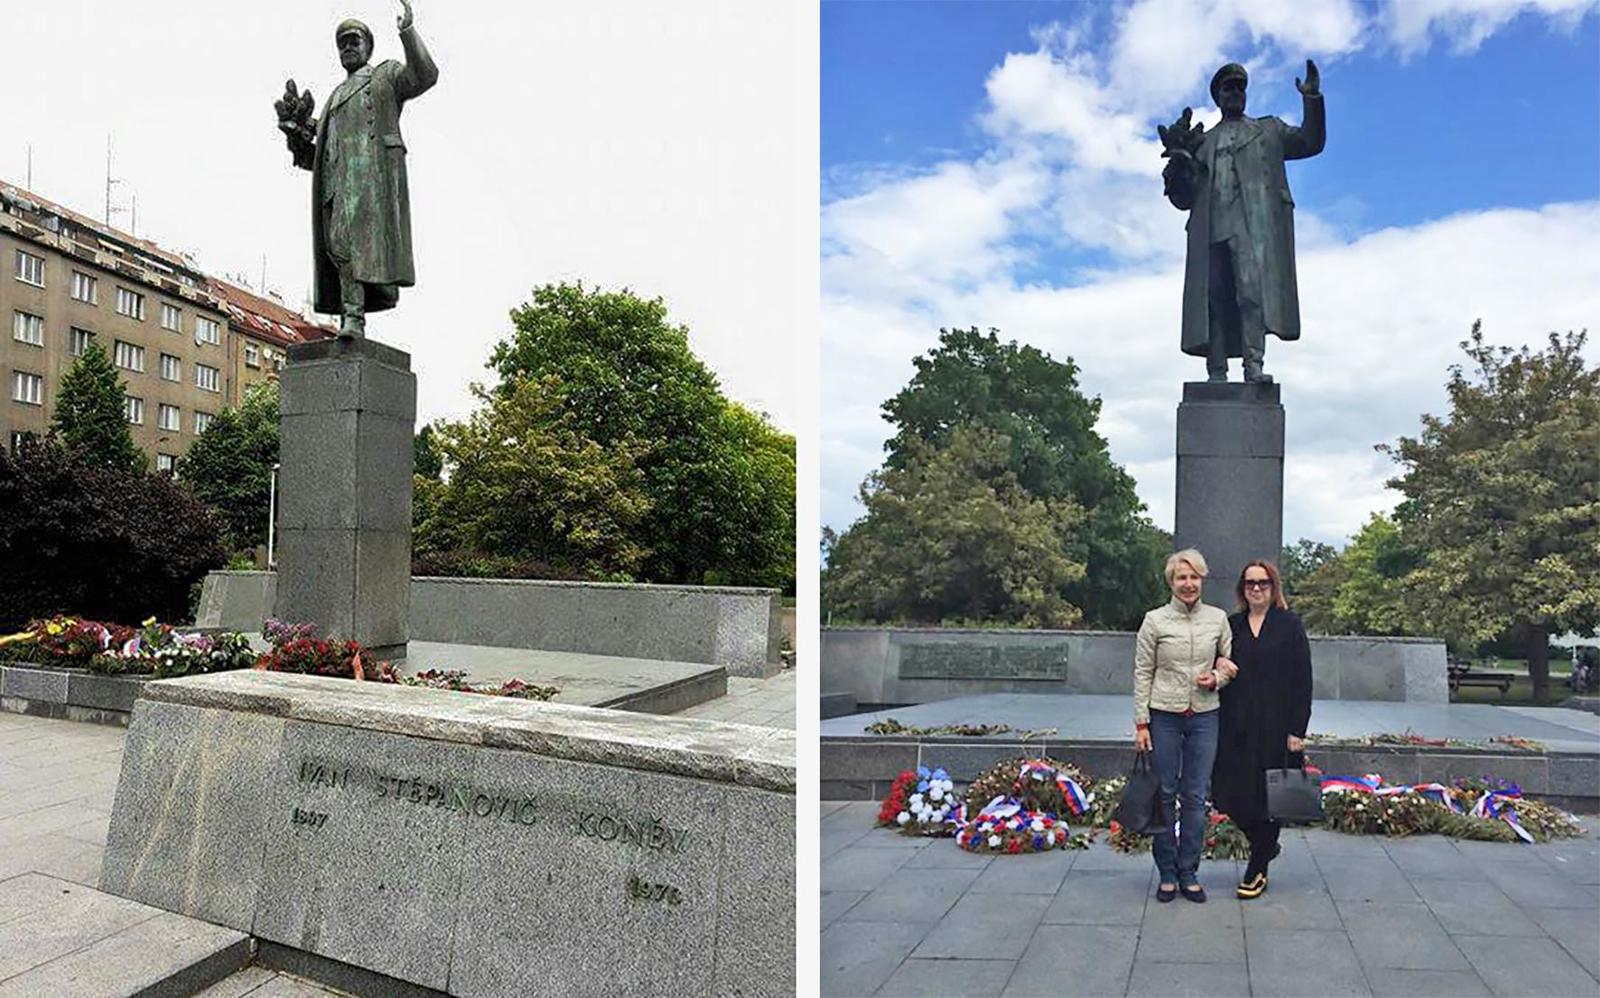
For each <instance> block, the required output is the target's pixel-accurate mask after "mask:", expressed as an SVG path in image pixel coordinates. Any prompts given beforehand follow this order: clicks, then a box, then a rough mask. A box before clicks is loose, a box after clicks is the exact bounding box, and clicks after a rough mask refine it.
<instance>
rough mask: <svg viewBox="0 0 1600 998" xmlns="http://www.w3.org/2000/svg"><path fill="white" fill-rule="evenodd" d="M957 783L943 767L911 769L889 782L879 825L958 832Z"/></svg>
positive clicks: (960, 814)
mask: <svg viewBox="0 0 1600 998" xmlns="http://www.w3.org/2000/svg"><path fill="white" fill-rule="evenodd" d="M963 813H964V812H963V809H962V806H961V800H960V798H959V797H958V796H957V795H956V785H955V782H954V781H953V780H951V779H950V774H949V773H946V772H945V771H944V770H943V769H939V768H935V769H929V768H928V767H927V766H918V767H917V768H916V769H907V770H905V771H904V772H902V773H901V774H900V775H899V776H897V777H895V780H894V782H893V783H892V784H890V785H889V794H888V796H887V797H885V798H884V800H883V804H882V806H880V807H879V808H878V824H879V825H880V826H883V827H885V828H893V829H895V830H896V831H899V832H901V833H902V834H905V835H925V836H939V837H946V836H950V835H954V834H955V832H956V825H957V824H958V823H959V822H960V821H961V820H962V817H963Z"/></svg>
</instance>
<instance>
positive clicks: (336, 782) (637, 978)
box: [100, 671, 795, 995]
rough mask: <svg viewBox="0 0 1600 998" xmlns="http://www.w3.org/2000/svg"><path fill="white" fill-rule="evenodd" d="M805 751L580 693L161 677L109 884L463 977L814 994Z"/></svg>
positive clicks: (304, 948)
mask: <svg viewBox="0 0 1600 998" xmlns="http://www.w3.org/2000/svg"><path fill="white" fill-rule="evenodd" d="M794 754H795V737H794V734H793V733H792V732H788V731H782V730H778V729H773V728H756V727H750V726H746V725H737V724H725V723H719V722H716V721H703V720H686V719H678V718H661V717H650V716H645V715H640V714H633V713H624V712H618V711H610V710H596V709H593V708H588V707H581V706H570V705H564V704H559V703H549V704H547V703H534V702H527V701H517V700H509V699H505V698H497V697H483V696H472V695H469V694H460V693H450V692H445V691H437V690H425V689H413V688H407V687H395V686H384V685H379V684H375V683H351V682H348V681H345V680H335V679H320V678H317V677H308V676H289V675H282V674H272V673H259V672H253V671H249V672H234V673H218V674H214V675H209V676H197V677H190V678H185V679H177V680H163V681H157V682H151V683H149V684H147V686H146V688H145V690H144V695H143V697H142V698H141V699H140V700H139V701H138V702H137V703H136V705H135V708H134V714H133V721H132V724H131V726H130V728H129V730H128V734H127V739H126V748H125V751H124V754H123V764H122V772H121V777H120V782H119V784H118V789H117V795H116V804H115V807H114V810H113V815H112V820H111V826H110V831H109V834H108V837H107V845H106V848H105V860H104V865H103V867H102V872H101V879H100V886H101V889H103V890H106V891H108V892H111V893H115V894H118V895H121V896H124V897H128V898H130V899H133V900H136V901H139V902H141V903H143V904H148V905H152V906H154V907H158V908H162V909H165V910H168V911H174V912H178V913H180V914H184V915H187V916H190V917H194V918H200V919H203V920H205V921H208V922H212V923H214V924H217V925H221V926H226V927H229V928H233V929H237V930H239V931H243V932H248V933H250V934H251V935H252V936H254V937H256V938H257V939H258V940H259V941H260V942H261V945H262V946H263V947H264V948H265V947H268V946H277V947H282V948H284V949H287V950H293V951H297V952H301V953H306V954H310V955H312V956H315V957H319V958H324V959H326V960H331V961H338V962H340V963H343V964H346V965H349V966H352V967H357V968H362V969H364V970H367V971H370V972H372V973H375V974H380V975H384V976H385V977H387V978H390V979H393V980H394V981H397V982H405V983H407V984H410V985H419V986H422V987H425V988H432V989H436V990H438V991H443V992H446V993H448V994H451V995H504V994H535V993H538V994H545V993H561V994H571V995H589V994H593V995H600V994H662V995H678V994H683V995H691V994H692V995H699V994H745V995H756V994H783V993H790V992H792V989H793V987H794V976H793V975H794V932H795V921H794V918H795V915H794V911H795V908H794V904H795V881H794V852H795V845H794V826H795V808H794V792H795V770H794ZM397 987H398V986H397Z"/></svg>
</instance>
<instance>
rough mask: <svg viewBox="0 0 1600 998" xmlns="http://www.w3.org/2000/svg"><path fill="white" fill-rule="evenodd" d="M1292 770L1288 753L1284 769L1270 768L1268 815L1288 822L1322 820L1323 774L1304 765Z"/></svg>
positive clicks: (1290, 823) (1302, 822) (1268, 778)
mask: <svg viewBox="0 0 1600 998" xmlns="http://www.w3.org/2000/svg"><path fill="white" fill-rule="evenodd" d="M1301 758H1302V764H1301V766H1300V768H1297V769H1290V768H1289V758H1288V755H1287V753H1285V755H1284V760H1283V767H1284V768H1282V769H1269V770H1267V817H1269V818H1272V819H1273V820H1274V821H1277V822H1278V823H1279V824H1284V825H1308V824H1311V823H1313V822H1318V821H1321V820H1322V774H1321V773H1319V772H1317V771H1316V770H1314V769H1312V770H1308V769H1306V768H1305V767H1304V757H1303V756H1302V757H1301Z"/></svg>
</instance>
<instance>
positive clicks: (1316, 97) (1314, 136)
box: [1283, 59, 1328, 159]
mask: <svg viewBox="0 0 1600 998" xmlns="http://www.w3.org/2000/svg"><path fill="white" fill-rule="evenodd" d="M1294 85H1295V88H1296V89H1298V90H1299V91H1300V104H1301V107H1302V109H1303V113H1302V114H1301V117H1300V127H1299V128H1295V127H1294V126H1293V125H1286V126H1285V128H1284V133H1283V158H1284V159H1307V158H1309V157H1311V156H1315V155H1316V154H1317V153H1319V152H1321V151H1322V147H1323V146H1324V145H1326V144H1327V142H1328V112H1327V108H1326V107H1325V106H1324V104H1323V101H1322V77H1321V75H1320V74H1319V73H1318V72H1317V64H1316V63H1314V62H1312V61H1311V60H1310V59H1307V60H1306V78H1305V80H1304V82H1302V81H1300V80H1298V79H1297V80H1295V81H1294Z"/></svg>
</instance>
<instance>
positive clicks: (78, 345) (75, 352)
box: [67, 326, 94, 357]
mask: <svg viewBox="0 0 1600 998" xmlns="http://www.w3.org/2000/svg"><path fill="white" fill-rule="evenodd" d="M93 342H94V334H93V333H91V332H89V331H88V330H87V329H79V328H78V327H77V326H73V327H72V328H71V329H69V330H67V350H68V352H70V353H71V354H72V356H74V357H82V356H83V352H84V351H85V350H88V349H89V344H91V343H93Z"/></svg>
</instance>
